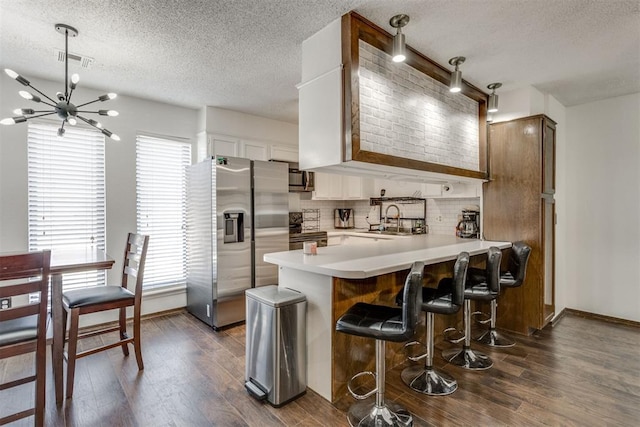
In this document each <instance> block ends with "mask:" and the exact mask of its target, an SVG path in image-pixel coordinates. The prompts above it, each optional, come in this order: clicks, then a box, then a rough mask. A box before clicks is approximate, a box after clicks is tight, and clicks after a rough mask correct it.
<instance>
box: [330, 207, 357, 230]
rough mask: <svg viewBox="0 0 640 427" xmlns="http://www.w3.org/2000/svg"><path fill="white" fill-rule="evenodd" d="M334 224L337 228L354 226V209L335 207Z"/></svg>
mask: <svg viewBox="0 0 640 427" xmlns="http://www.w3.org/2000/svg"><path fill="white" fill-rule="evenodd" d="M333 226H334V227H335V228H353V227H354V223H353V209H335V210H334V211H333Z"/></svg>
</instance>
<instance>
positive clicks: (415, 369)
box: [396, 252, 469, 396]
mask: <svg viewBox="0 0 640 427" xmlns="http://www.w3.org/2000/svg"><path fill="white" fill-rule="evenodd" d="M468 266H469V254H468V253H467V252H461V253H460V254H459V255H458V259H457V260H456V263H455V265H454V266H453V277H447V278H444V279H442V280H440V283H438V288H437V289H436V288H427V287H425V288H422V311H424V312H425V317H426V326H427V331H426V335H427V336H426V347H427V352H426V353H425V354H423V355H420V356H417V357H411V356H409V359H410V360H413V361H418V360H421V359H425V364H424V366H421V365H415V366H410V367H408V368H405V369H404V370H403V371H402V374H401V377H402V381H404V383H405V384H406V385H408V386H409V387H411V388H412V389H413V390H415V391H417V392H420V393H424V394H428V395H430V396H446V395H448V394H451V393H453V392H454V391H456V390H457V389H458V382H457V381H456V380H455V379H454V378H453V377H452V376H451V375H449V374H448V373H447V372H444V371H440V370H438V369H435V368H434V367H433V341H434V333H433V319H434V314H454V313H457V312H458V311H459V310H460V307H461V306H462V304H463V301H464V286H465V281H466V277H467V267H468ZM401 298H402V294H398V296H397V299H396V302H398V303H401V302H402V299H401ZM398 300H399V301H398ZM419 344H420V343H419V342H417V341H414V342H411V343H409V344H407V345H406V346H405V348H406V349H409V348H410V347H411V346H413V345H419Z"/></svg>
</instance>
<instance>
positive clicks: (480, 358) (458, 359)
mask: <svg viewBox="0 0 640 427" xmlns="http://www.w3.org/2000/svg"><path fill="white" fill-rule="evenodd" d="M442 357H444V360H446V361H447V362H449V363H451V364H452V365H456V366H459V367H461V368H465V369H471V370H474V371H482V370H485V369H489V368H490V367H492V366H493V361H492V360H491V359H490V358H489V356H487V355H486V354H484V353H481V352H479V351H475V350H472V349H470V348H467V347H465V348H462V349H451V350H446V351H443V352H442Z"/></svg>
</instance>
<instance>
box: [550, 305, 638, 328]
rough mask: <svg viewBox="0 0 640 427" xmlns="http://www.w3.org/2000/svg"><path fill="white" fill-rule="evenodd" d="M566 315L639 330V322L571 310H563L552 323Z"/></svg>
mask: <svg viewBox="0 0 640 427" xmlns="http://www.w3.org/2000/svg"><path fill="white" fill-rule="evenodd" d="M567 314H572V315H574V316H578V317H583V318H585V319H595V320H602V321H604V322H608V323H615V324H616V325H625V326H631V327H634V328H640V322H636V321H635V320H628V319H620V318H619V317H612V316H605V315H604V314H596V313H589V312H588V311H581V310H575V309H573V308H565V309H564V310H562V312H561V313H560V314H559V315H558V316H557V317H556V319H554V320H553V323H554V324H555V323H556V322H557V321H558V320H560V319H558V318H560V317H564V316H566V315H567ZM554 326H555V325H554Z"/></svg>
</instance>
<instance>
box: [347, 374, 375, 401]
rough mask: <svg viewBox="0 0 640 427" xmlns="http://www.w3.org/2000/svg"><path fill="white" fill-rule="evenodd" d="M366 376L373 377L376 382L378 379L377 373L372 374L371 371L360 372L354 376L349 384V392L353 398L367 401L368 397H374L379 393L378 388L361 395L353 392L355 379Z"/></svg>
mask: <svg viewBox="0 0 640 427" xmlns="http://www.w3.org/2000/svg"><path fill="white" fill-rule="evenodd" d="M364 375H371V376H372V377H373V380H374V381H375V380H376V379H377V376H376V373H375V372H371V371H362V372H358V373H357V374H355V375H354V376H352V377H351V379H350V380H349V382H348V383H347V389H348V390H349V394H351V396H353V398H354V399H357V400H364V399H367V398H368V397H371V396H373V394H375V393H376V392H377V391H378V387H375V388H374V389H373V390H371V391H368V392H366V393H365V394H359V393H356V392H355V391H353V387H352V383H353V381H354V380H355V379H357V378H360V377H362V376H364Z"/></svg>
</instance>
